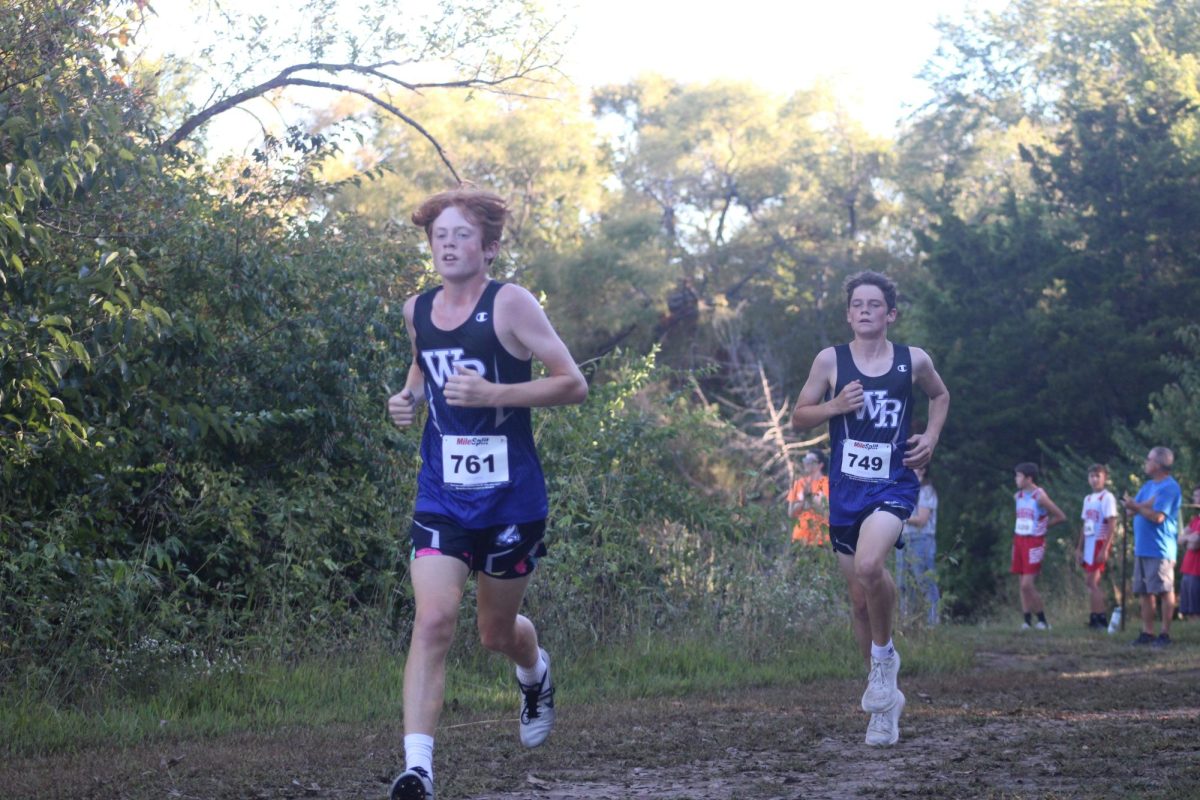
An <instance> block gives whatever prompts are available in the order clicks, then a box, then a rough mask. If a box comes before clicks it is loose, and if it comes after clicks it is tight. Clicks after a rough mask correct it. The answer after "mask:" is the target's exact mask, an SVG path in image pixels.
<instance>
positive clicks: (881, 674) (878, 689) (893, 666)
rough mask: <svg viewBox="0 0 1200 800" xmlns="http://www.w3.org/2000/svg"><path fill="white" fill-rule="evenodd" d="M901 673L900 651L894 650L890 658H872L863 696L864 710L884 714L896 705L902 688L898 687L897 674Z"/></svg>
mask: <svg viewBox="0 0 1200 800" xmlns="http://www.w3.org/2000/svg"><path fill="white" fill-rule="evenodd" d="M899 674H900V653H899V652H897V651H895V650H893V651H892V654H891V656H889V657H888V658H872V659H871V674H870V675H868V676H867V690H866V691H865V692H863V696H862V710H863V711H866V712H867V713H868V714H882V713H883V712H885V711H889V710H890V709H891V708H892V706H894V705H896V698H897V697H898V696H899V695H900V690H899V689H897V688H896V676H897V675H899Z"/></svg>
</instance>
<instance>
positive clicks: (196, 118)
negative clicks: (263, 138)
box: [159, 60, 553, 183]
mask: <svg viewBox="0 0 1200 800" xmlns="http://www.w3.org/2000/svg"><path fill="white" fill-rule="evenodd" d="M402 65H403V64H402V63H401V62H397V61H385V62H380V63H377V64H366V65H363V64H334V63H325V62H320V61H313V62H306V63H303V64H293V65H291V66H288V67H285V68H284V69H283V70H281V71H280V72H279V74H278V75H276V76H275V77H274V78H271V79H270V80H268V81H264V82H263V83H260V84H258V85H257V86H252V87H250V88H249V89H246V90H244V91H241V92H238V93H237V94H234V95H230V96H229V97H227V98H225V99H224V100H221V101H219V102H217V103H214V104H212V105H210V106H208V107H207V108H205V109H203V110H201V111H199V112H197V113H196V114H193V115H192V116H190V117H188V118H187V119H186V120H184V122H183V124H181V125H180V126H179V128H178V129H177V130H176V131H175V132H174V133H172V134H171V135H170V136H169V137H167V138H166V140H164V141H163V143H162V145H161V146H160V148H159V149H160V150H164V151H165V150H169V149H171V148H174V147H177V146H178V145H179V144H180V142H182V141H183V140H184V139H186V138H188V137H189V136H190V135H191V134H192V133H194V132H195V130H196V129H197V128H199V127H200V126H202V125H203V124H204V123H206V122H208V121H209V120H210V119H212V118H213V117H216V116H218V115H219V114H223V113H225V112H226V111H229V110H230V109H232V108H236V107H238V106H240V105H242V104H243V103H245V102H247V101H249V100H253V99H255V98H258V97H262V96H263V95H265V94H268V93H269V92H272V91H274V90H276V89H282V88H284V87H286V86H309V87H313V88H317V89H328V90H330V91H335V92H348V93H350V94H356V95H359V96H360V97H365V98H366V99H368V100H370V101H371V102H372V103H374V104H375V105H377V106H379V107H380V108H383V109H385V110H386V111H387V112H388V113H390V114H392V115H393V116H396V117H398V118H399V119H400V120H402V121H403V122H404V123H405V124H406V125H408V126H409V127H411V128H412V129H413V130H415V131H417V132H418V133H420V134H421V135H422V136H423V137H425V139H426V140H428V141H429V142H430V144H432V145H433V147H434V149H435V150H436V151H437V154H438V157H439V158H440V159H441V160H442V163H443V164H445V165H446V168H447V169H448V170H450V174H451V175H453V176H454V179H455V180H456V181H457V182H459V183H461V182H462V178H461V177H460V176H459V174H458V171H457V170H456V169H455V168H454V165H453V164H452V163H450V159H449V157H448V156H447V154H446V151H445V150H444V149H443V148H442V146H441V144H440V143H438V141H437V139H435V138H434V137H433V135H432V134H431V133H429V131H427V130H426V129H425V128H424V127H423V126H422V125H421V124H420V123H418V122H417V121H416V120H415V119H413V118H412V117H410V116H408V115H407V114H405V113H404V112H403V111H401V110H400V109H399V108H397V107H396V106H395V105H394V104H392V103H390V102H388V101H387V100H384V99H383V98H381V97H379V96H378V95H377V94H374V93H373V92H370V91H368V90H366V89H360V88H358V87H356V86H351V85H350V84H346V83H335V82H330V81H318V80H313V79H311V78H304V77H299V76H298V75H297V74H296V73H299V72H304V71H318V72H325V73H330V74H338V73H344V72H352V73H355V74H358V75H365V76H368V77H372V78H376V79H378V80H381V81H384V82H385V83H388V84H395V85H396V86H400V87H402V88H404V89H407V90H408V91H411V92H414V93H416V94H420V93H421V91H422V90H424V89H480V90H484V91H496V90H498V89H500V88H501V87H503V86H505V85H506V84H510V83H513V82H515V81H518V80H529V79H530V78H531V76H532V74H533V73H534V72H536V71H538V70H541V69H552V68H553V65H534V66H529V65H528V64H527V62H526V61H524V60H522V62H521V63H520V64H518V65H517V67H516V69H514V71H513V72H512V73H510V74H508V75H504V76H501V77H498V78H483V77H480V73H479V72H476V74H475V75H473V76H472V77H470V78H464V79H460V80H452V81H438V82H429V83H410V82H408V81H403V80H401V79H399V78H397V77H395V76H393V75H389V74H387V73H386V72H384V71H383V70H384V69H386V68H388V67H396V66H402ZM511 94H514V95H517V96H522V97H531V96H532V95H524V94H522V93H519V92H511Z"/></svg>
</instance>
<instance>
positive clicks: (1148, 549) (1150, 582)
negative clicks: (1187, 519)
mask: <svg viewBox="0 0 1200 800" xmlns="http://www.w3.org/2000/svg"><path fill="white" fill-rule="evenodd" d="M1174 464H1175V454H1174V453H1172V452H1171V451H1170V450H1169V449H1167V448H1166V447H1155V448H1152V449H1151V450H1150V452H1149V453H1147V454H1146V464H1145V467H1144V470H1145V473H1146V477H1147V478H1149V480H1148V481H1146V483H1144V484H1143V485H1142V488H1141V489H1140V490H1139V491H1138V493H1137V497H1134V498H1131V497H1130V496H1129V494H1128V493H1126V495H1125V500H1124V505H1125V510H1126V511H1128V512H1129V514H1130V515H1131V516H1132V517H1133V556H1134V558H1133V593H1134V594H1135V595H1137V596H1139V597H1141V598H1142V632H1141V634H1140V635H1139V636H1138V638H1137V639H1135V640H1134V642H1133V643H1134V645H1136V646H1141V645H1151V646H1153V647H1167V646H1168V645H1170V644H1171V617H1172V616H1174V614H1175V558H1176V556H1177V555H1178V549H1179V544H1178V540H1177V539H1176V534H1177V533H1178V532H1179V507H1180V504H1181V502H1182V501H1183V492H1181V491H1180V489H1179V484H1178V483H1176V482H1175V479H1174V478H1172V477H1171V467H1172V466H1173V465H1174ZM1155 598H1158V606H1159V611H1160V613H1161V615H1162V633H1160V634H1158V636H1157V637H1156V636H1155V635H1154V618H1155V608H1154V605H1155V602H1154V599H1155Z"/></svg>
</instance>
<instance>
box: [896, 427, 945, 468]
mask: <svg viewBox="0 0 1200 800" xmlns="http://www.w3.org/2000/svg"><path fill="white" fill-rule="evenodd" d="M905 444H906V445H907V447H906V449H905V452H904V466H906V467H908V468H909V469H916V468H917V467H924V466H926V465H928V464H929V462H930V460H931V459H932V458H933V448H935V447H937V440H936V439H934V438H933V437H932V436H930V435H929V434H927V433H918V434H917V435H916V436H910V437H908V441H907V442H906V443H905Z"/></svg>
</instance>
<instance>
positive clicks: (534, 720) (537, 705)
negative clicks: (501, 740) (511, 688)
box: [517, 650, 554, 747]
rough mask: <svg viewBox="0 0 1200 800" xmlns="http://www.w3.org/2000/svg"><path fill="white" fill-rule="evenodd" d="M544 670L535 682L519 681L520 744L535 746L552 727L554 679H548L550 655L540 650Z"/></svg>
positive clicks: (544, 739)
mask: <svg viewBox="0 0 1200 800" xmlns="http://www.w3.org/2000/svg"><path fill="white" fill-rule="evenodd" d="M540 652H541V654H542V658H543V659H545V661H546V671H545V672H544V673H543V674H542V679H541V680H540V681H538V682H537V683H528V684H526V683H521V681H520V680H518V681H517V686H520V687H521V744H523V745H525V746H526V747H537V746H538V745H539V744H541V743H542V742H544V741H546V737H547V736H549V735H550V729H551V728H553V727H554V681H552V680H551V679H550V655H549V654H548V653H547V652H546V651H545V650H541V651H540Z"/></svg>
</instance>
